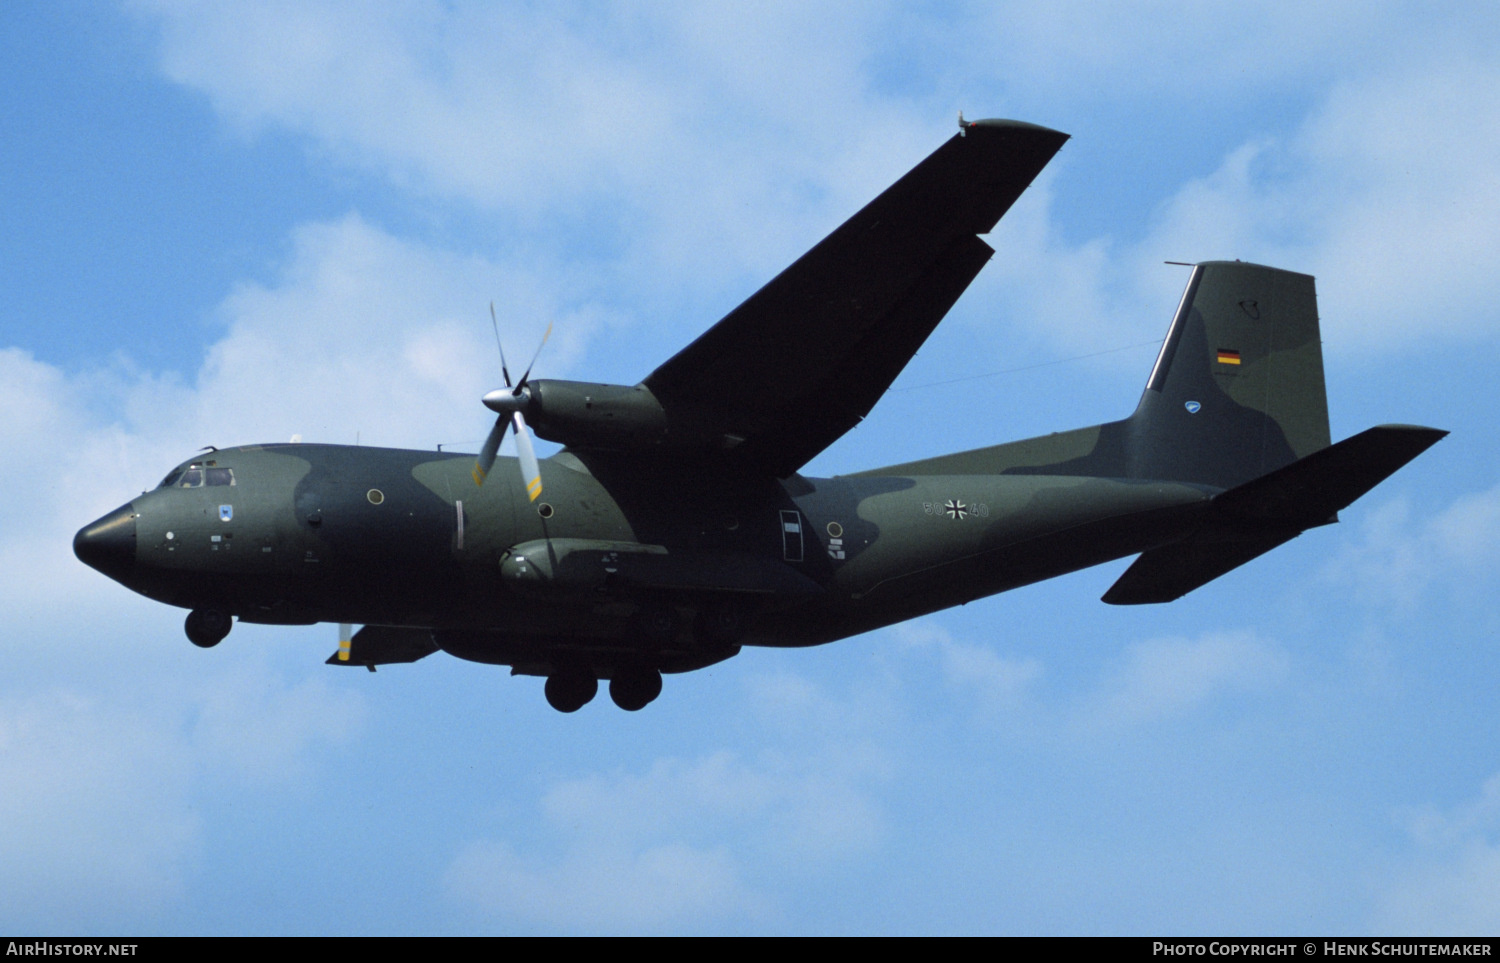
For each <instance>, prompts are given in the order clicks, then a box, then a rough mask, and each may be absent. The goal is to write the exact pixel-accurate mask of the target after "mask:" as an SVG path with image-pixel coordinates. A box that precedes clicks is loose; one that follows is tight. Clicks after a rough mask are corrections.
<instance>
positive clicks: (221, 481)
mask: <svg viewBox="0 0 1500 963" xmlns="http://www.w3.org/2000/svg"><path fill="white" fill-rule="evenodd" d="M203 473H204V474H205V475H206V476H207V477H208V484H209V485H210V486H213V485H233V484H234V469H233V468H205V469H204V470H203Z"/></svg>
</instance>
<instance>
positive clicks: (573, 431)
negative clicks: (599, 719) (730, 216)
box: [75, 121, 1444, 709]
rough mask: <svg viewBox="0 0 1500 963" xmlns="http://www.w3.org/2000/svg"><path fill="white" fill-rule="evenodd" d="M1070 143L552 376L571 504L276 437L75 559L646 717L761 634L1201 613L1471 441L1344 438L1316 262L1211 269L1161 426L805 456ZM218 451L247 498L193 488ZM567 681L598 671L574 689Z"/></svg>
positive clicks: (426, 460)
mask: <svg viewBox="0 0 1500 963" xmlns="http://www.w3.org/2000/svg"><path fill="white" fill-rule="evenodd" d="M1065 139H1066V138H1065V135H1061V134H1058V133H1057V132H1055V131H1048V130H1046V129H1045V128H1039V127H1033V126H1031V125H1026V124H1018V123H1015V122H1009V121H981V122H978V123H964V126H963V129H962V130H961V132H960V135H959V136H956V137H955V138H954V139H953V140H951V141H949V142H948V143H947V144H945V145H944V147H943V148H940V149H939V151H938V152H936V153H934V154H933V155H932V156H931V157H929V158H928V159H927V160H926V161H924V162H923V164H922V165H919V166H918V167H917V168H916V169H915V170H913V171H912V172H911V173H910V174H908V175H907V176H906V177H905V178H903V179H902V180H901V181H900V182H898V183H897V184H896V185H895V186H893V187H892V188H891V189H890V190H888V191H887V192H886V193H885V194H882V195H881V197H880V198H877V199H876V201H874V202H872V203H871V205H869V206H868V207H866V208H865V209H864V210H863V211H861V212H860V213H859V214H856V215H855V217H853V218H851V219H850V221H849V222H846V224H845V225H843V226H842V227H840V228H839V229H838V230H837V231H835V232H834V234H832V235H830V236H829V238H827V239H825V241H824V242H822V243H821V244H819V245H818V246H817V247H815V248H814V249H813V250H812V251H810V252H809V253H808V255H806V256H804V257H803V258H802V259H799V261H798V262H797V263H796V264H794V265H792V267H790V268H788V270H787V271H786V272H783V274H782V275H781V276H779V277H778V278H777V279H775V280H773V281H772V282H771V283H770V284H768V285H767V286H766V287H765V288H763V289H762V290H761V291H760V292H758V293H757V294H756V295H754V296H752V298H750V299H749V300H748V301H746V302H745V304H744V305H741V307H740V308H737V309H736V310H735V312H732V313H731V314H730V315H729V316H727V317H726V318H725V319H724V320H723V321H721V322H720V323H719V324H718V325H716V326H714V327H713V328H712V329H710V330H709V331H708V332H707V333H705V335H703V336H702V337H701V338H699V339H698V341H696V342H694V344H693V345H691V346H689V347H688V348H687V349H685V350H684V351H683V352H681V353H680V354H679V355H677V356H676V357H674V358H673V359H671V360H670V361H668V362H667V363H666V364H664V365H663V366H662V367H661V368H659V369H658V370H657V371H656V372H654V373H653V374H652V375H650V376H648V377H647V378H646V379H645V380H644V381H643V382H642V383H641V384H639V385H636V386H633V387H627V386H608V385H588V384H583V383H577V382H562V381H538V382H535V383H534V387H533V389H532V394H531V400H530V402H529V404H530V408H529V414H528V415H527V418H528V419H529V420H530V421H531V422H532V423H533V424H534V425H535V426H536V432H537V434H539V435H541V436H542V437H544V438H552V439H554V440H558V441H561V442H563V443H564V444H566V445H568V447H567V448H566V449H564V450H563V451H562V452H560V453H558V454H557V455H554V456H553V457H551V458H549V459H546V460H544V461H543V462H542V465H541V472H542V480H543V494H542V496H541V498H540V499H539V500H538V501H537V502H531V501H529V500H528V498H527V495H526V492H525V491H524V490H523V489H522V484H521V480H520V477H519V475H518V472H517V470H516V468H515V466H514V459H501V463H500V464H499V466H498V467H497V468H496V469H495V470H494V471H492V472H491V474H490V475H489V479H488V481H487V482H486V483H485V484H484V485H483V486H482V487H476V485H475V482H474V480H473V479H472V471H473V467H474V456H473V455H463V454H452V453H440V452H419V451H402V450H393V449H380V448H367V447H346V446H333V445H313V444H278V445H251V446H245V447H238V448H229V449H223V450H217V451H213V452H210V453H208V454H205V455H200V456H198V457H196V458H194V459H191V460H190V461H189V462H185V463H184V464H183V465H181V466H179V468H178V469H177V470H175V471H174V472H173V473H172V474H171V475H169V476H168V481H167V483H164V485H163V486H162V487H159V488H158V489H156V490H154V491H151V492H148V493H145V494H143V495H142V496H140V497H139V498H136V499H134V500H132V501H131V502H129V503H128V504H126V505H124V506H122V507H121V508H119V509H117V510H116V511H115V512H112V513H110V514H109V515H106V516H105V517H103V518H101V519H99V520H98V521H96V522H94V523H93V524H92V525H89V526H86V527H85V528H84V529H83V530H82V531H80V532H79V534H78V537H77V539H76V540H75V550H76V551H77V553H78V555H79V557H80V558H81V559H83V560H84V561H86V562H87V563H88V564H90V565H93V566H94V567H95V568H97V569H99V570H100V571H102V572H104V573H105V574H107V575H109V576H110V577H112V578H114V579H116V580H118V581H120V582H121V583H123V584H125V585H127V586H129V587H130V588H132V589H134V590H135V591H137V592H140V593H141V594H143V595H146V596H148V597H150V598H153V599H156V600H158V601H161V602H165V603H167V604H170V605H177V606H182V607H184V608H189V609H192V610H194V615H193V616H190V617H189V634H190V636H191V635H193V634H194V628H193V619H194V618H195V617H202V616H200V613H210V614H212V615H213V616H214V617H217V618H220V619H221V620H222V622H223V631H225V632H227V631H228V629H227V626H228V625H229V624H230V623H229V620H228V619H227V618H225V617H224V616H233V617H235V618H237V619H239V620H241V621H246V622H260V623H272V624H306V623H313V622H340V623H353V624H360V625H363V626H365V628H364V629H362V630H361V631H360V632H359V633H358V634H357V635H356V636H355V637H354V640H353V644H352V646H351V647H350V650H349V652H348V658H347V659H346V660H341V659H339V658H337V657H335V658H332V659H330V660H329V661H330V662H331V663H333V664H341V663H342V664H353V665H366V666H369V667H370V668H372V669H373V667H374V666H375V665H377V664H385V663H390V662H407V661H413V660H415V659H417V658H421V657H423V656H425V655H427V654H429V653H431V652H434V651H437V650H439V649H441V650H443V651H446V652H448V653H451V654H453V655H456V656H459V657H461V658H465V659H471V660H475V661H480V662H490V663H498V664H504V665H510V666H512V667H513V671H514V672H516V673H524V674H534V675H545V676H548V677H549V687H548V698H549V700H553V704H554V705H556V706H558V707H559V708H563V709H572V708H577V706H578V705H581V704H582V703H583V702H586V701H587V700H588V698H589V697H591V696H592V695H593V688H591V687H593V686H594V685H595V684H594V682H593V680H594V679H600V678H604V679H620V678H624V677H626V676H629V677H630V678H631V679H634V680H636V681H637V682H639V680H640V679H642V678H644V676H643V675H642V674H643V673H645V674H646V675H647V676H650V677H651V678H652V679H654V680H656V681H654V682H653V683H651V684H654V686H655V689H650V686H649V685H647V686H646V689H647V690H648V691H645V692H644V694H641V693H636V694H635V695H633V696H632V695H629V694H627V697H625V698H623V699H622V697H620V696H617V698H616V701H617V702H620V704H621V705H622V706H624V707H626V708H639V707H640V705H644V704H645V702H649V701H650V700H651V699H652V698H654V697H655V692H657V691H659V690H660V682H659V678H660V677H659V675H657V674H656V673H657V672H679V671H687V670H691V669H695V668H700V667H702V666H705V665H709V664H712V663H714V662H717V661H720V660H722V659H724V658H728V657H730V656H732V655H734V654H735V653H736V652H738V651H739V649H740V647H741V646H743V645H765V646H805V645H816V644H820V643H824V642H830V641H834V640H836V639H840V638H844V637H847V636H850V635H854V634H857V633H861V632H865V631H868V630H870V629H874V628H877V627H880V626H883V625H889V624H892V623H895V622H900V621H903V620H906V619H910V618H913V617H915V616H918V615H922V614H924V613H927V612H932V611H936V610H939V609H942V608H946V607H948V606H952V605H957V604H961V603H965V602H969V601H973V600H975V599H979V598H983V597H985V596H988V595H993V594H995V593H998V592H1003V591H1006V590H1008V589H1012V588H1015V587H1017V586H1020V585H1025V584H1028V583H1031V582H1035V581H1039V580H1041V579H1046V578H1051V577H1054V576H1057V575H1061V574H1064V573H1067V572H1071V571H1075V570H1078V569H1081V568H1085V567H1088V566H1092V565H1097V564H1100V563H1102V562H1107V561H1110V560H1112V559H1116V558H1122V557H1125V556H1128V555H1135V554H1139V555H1140V558H1139V559H1138V560H1137V561H1136V562H1135V563H1134V564H1133V565H1132V566H1131V568H1130V569H1129V570H1127V572H1126V573H1125V574H1124V575H1123V576H1122V577H1121V578H1120V579H1119V581H1118V582H1116V584H1115V585H1114V587H1112V588H1111V589H1110V591H1109V592H1108V593H1106V595H1105V596H1104V598H1105V601H1108V602H1112V603H1119V604H1132V603H1141V602H1160V601H1169V600H1171V599H1173V598H1177V597H1179V596H1181V595H1182V594H1185V593H1186V592H1188V591H1191V590H1192V589H1193V588H1196V587H1198V586H1199V585H1202V584H1204V583H1206V582H1208V581H1210V580H1211V579H1213V578H1216V577H1218V576H1219V575H1222V574H1223V573H1224V572H1227V571H1229V570H1231V569H1232V568H1234V567H1236V566H1238V565H1240V564H1243V563H1244V562H1246V561H1248V560H1249V559H1251V558H1254V557H1255V556H1257V555H1259V554H1261V553H1263V552H1265V551H1268V550H1269V549H1271V548H1273V547H1275V546H1276V545H1279V544H1281V543H1283V542H1285V541H1287V540H1288V539H1290V538H1293V537H1295V536H1296V535H1297V534H1298V533H1300V532H1301V531H1303V530H1305V529H1307V528H1310V527H1315V526H1318V525H1323V524H1327V523H1329V522H1331V521H1335V520H1336V519H1337V512H1338V511H1339V510H1341V509H1342V508H1344V507H1345V506H1347V505H1348V504H1349V503H1350V502H1352V501H1353V500H1354V499H1355V498H1358V497H1359V496H1360V495H1362V494H1363V493H1364V492H1365V491H1368V490H1369V489H1370V488H1371V487H1373V486H1374V485H1375V484H1378V483H1379V481H1381V480H1382V479H1384V478H1385V477H1387V476H1388V475H1389V474H1390V473H1391V472H1394V471H1395V470H1396V469H1398V468H1399V467H1400V466H1401V465H1403V464H1405V463H1406V462H1407V461H1409V460H1410V459H1411V458H1414V457H1416V455H1418V454H1420V453H1421V452H1422V451H1423V450H1425V449H1426V448H1427V447H1429V446H1430V445H1432V444H1433V443H1435V442H1436V441H1437V440H1438V439H1439V438H1441V437H1442V436H1443V434H1444V432H1441V431H1437V430H1435V429H1428V428H1415V427H1408V426H1383V427H1380V428H1374V429H1370V430H1369V431H1366V432H1364V433H1362V434H1360V435H1356V436H1354V437H1353V438H1350V439H1346V440H1345V441H1343V442H1340V443H1339V444H1337V445H1330V438H1329V432H1328V413H1327V402H1326V396H1325V391H1324V382H1323V362H1322V348H1321V342H1320V339H1319V331H1318V320H1317V305H1316V295H1315V292H1314V286H1313V279H1312V278H1311V277H1309V276H1307V275H1303V274H1296V273H1293V272H1289V271H1282V270H1277V269H1274V268H1268V267H1262V266H1259V265H1252V264H1242V263H1240V262H1207V263H1204V264H1199V265H1197V266H1195V267H1194V268H1193V271H1192V274H1191V277H1190V280H1189V282H1188V286H1187V289H1186V291H1185V292H1184V295H1183V298H1182V302H1181V304H1180V305H1179V307H1178V310H1177V312H1176V314H1175V316H1174V318H1173V320H1172V323H1171V327H1170V329H1169V331H1168V335H1167V337H1166V339H1165V340H1164V342H1163V346H1162V349H1161V353H1160V355H1159V357H1158V359H1157V361H1156V364H1155V365H1154V366H1153V369H1152V371H1151V374H1150V377H1149V379H1148V383H1147V387H1146V390H1145V391H1144V392H1143V394H1142V397H1141V400H1140V402H1139V404H1138V406H1137V408H1136V411H1135V412H1134V414H1132V415H1131V416H1130V417H1129V418H1126V419H1124V420H1121V421H1115V422H1110V423H1106V424H1102V425H1096V426H1093V427H1089V428H1083V429H1078V430H1076V431H1069V432H1062V433H1058V434H1052V435H1048V436H1044V437H1040V438H1033V439H1028V440H1025V441H1018V442H1012V443H1010V444H1004V445H998V446H994V447H990V448H983V449H978V450H974V451H968V452H961V453H958V454H953V455H946V456H943V457H939V458H933V459H927V460H924V461H917V462H910V463H906V464H901V465H894V466H890V467H887V468H881V469H875V470H872V471H867V472H860V473H858V474H853V475H847V476H840V477H835V478H807V477H803V476H802V475H800V474H798V473H797V471H796V469H798V468H800V467H801V465H802V464H804V463H805V462H806V461H807V460H809V459H810V458H811V457H813V456H814V455H815V454H817V452H818V451H821V450H822V449H823V448H824V447H826V446H827V444H829V443H830V442H831V441H832V440H834V439H835V438H837V437H839V436H840V435H842V434H843V433H844V432H845V431H847V430H848V429H849V428H850V427H852V426H853V425H854V424H856V423H857V422H858V421H859V420H860V419H861V418H862V417H863V416H864V414H865V413H867V412H868V411H869V409H870V408H871V407H872V406H873V405H874V403H875V401H876V400H878V398H879V397H880V395H881V394H882V393H883V392H884V391H885V389H886V388H887V387H888V386H889V385H890V383H891V381H892V380H894V378H895V376H896V375H897V374H898V373H899V372H900V370H901V368H902V367H903V366H904V365H905V364H906V362H907V361H908V360H909V359H910V357H911V355H912V354H913V353H914V352H915V351H916V349H917V348H918V347H919V346H920V345H921V343H922V342H923V341H924V340H925V338H926V337H927V335H928V334H929V333H930V332H931V330H932V329H933V328H934V327H935V326H936V324H937V322H938V321H939V320H940V319H941V317H942V315H943V314H944V313H946V311H947V310H948V308H949V307H950V306H951V304H952V303H953V302H954V301H955V300H956V299H957V297H958V296H959V295H960V294H961V293H962V291H963V289H964V288H965V287H967V285H968V283H969V281H971V280H972V278H973V277H974V276H975V275H976V274H977V272H978V270H979V268H980V267H982V266H983V264H984V263H985V262H986V261H987V260H988V258H989V256H990V253H991V251H990V248H989V247H988V245H986V244H984V242H983V241H981V240H980V239H979V238H978V237H977V234H978V233H983V232H985V231H988V230H989V229H990V228H991V227H993V225H994V223H995V222H996V221H998V219H999V218H1000V216H1001V215H1003V214H1004V212H1005V210H1007V209H1008V208H1009V206H1010V204H1011V203H1013V202H1014V200H1015V198H1016V197H1017V196H1019V194H1020V193H1021V191H1023V190H1024V189H1025V188H1026V186H1027V185H1028V184H1029V183H1030V182H1031V180H1032V179H1033V178H1034V177H1035V175H1036V173H1038V172H1039V171H1040V170H1041V168H1042V167H1043V166H1045V164H1046V162H1047V161H1048V160H1049V159H1050V158H1051V157H1052V155H1053V154H1055V153H1056V151H1057V150H1058V149H1059V148H1060V147H1061V146H1062V143H1063V141H1064V140H1065ZM194 466H196V468H195V467H194ZM210 469H229V470H230V472H231V473H232V484H224V483H223V480H224V479H225V478H227V477H228V475H227V474H225V473H223V472H222V471H221V472H220V473H219V475H217V476H215V477H217V478H218V479H219V481H220V484H217V485H201V486H200V487H183V482H182V481H180V479H183V478H200V479H201V478H202V477H203V476H201V475H188V474H185V473H187V472H189V471H192V470H196V471H200V472H206V471H208V470H210ZM665 493H670V495H668V494H665ZM208 634H209V638H210V640H203V639H197V638H195V641H198V642H199V644H210V645H211V644H213V643H214V642H216V641H218V639H217V638H214V637H213V636H216V635H220V633H218V632H217V631H212V632H209V633H208ZM220 637H221V636H220ZM555 679H563V680H573V681H574V682H576V683H577V684H578V685H582V686H587V687H590V688H587V689H586V691H581V690H580V691H576V692H573V693H572V694H571V695H569V694H566V693H565V694H564V696H559V697H557V698H554V695H555V693H554V690H553V688H552V681H551V680H555ZM648 681H649V680H648ZM642 684H644V683H642ZM638 688H639V686H638ZM570 691H572V690H570ZM613 691H614V690H613V689H612V692H613Z"/></svg>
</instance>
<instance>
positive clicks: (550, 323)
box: [506, 321, 552, 424]
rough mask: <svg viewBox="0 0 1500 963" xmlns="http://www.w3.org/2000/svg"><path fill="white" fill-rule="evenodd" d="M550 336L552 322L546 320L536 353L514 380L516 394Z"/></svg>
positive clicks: (529, 374)
mask: <svg viewBox="0 0 1500 963" xmlns="http://www.w3.org/2000/svg"><path fill="white" fill-rule="evenodd" d="M550 337H552V322H551V321H548V322H547V330H546V332H544V333H543V334H542V343H541V344H539V345H537V346H536V354H534V355H532V356H531V364H529V365H527V366H526V373H525V374H523V375H521V380H520V381H517V382H516V394H520V393H521V389H522V388H524V387H526V379H528V378H530V377H531V369H532V368H534V367H536V359H537V358H540V357H541V356H542V347H543V346H544V345H546V343H547V339H548V338H550ZM509 385H510V382H506V386H507V387H509ZM523 424H524V422H523Z"/></svg>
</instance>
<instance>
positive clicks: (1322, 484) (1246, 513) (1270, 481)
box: [1214, 425, 1448, 530]
mask: <svg viewBox="0 0 1500 963" xmlns="http://www.w3.org/2000/svg"><path fill="white" fill-rule="evenodd" d="M1446 434H1448V433H1447V432H1446V431H1441V430H1439V429H1437V428H1420V427H1417V426H1415V425H1378V426H1376V427H1374V428H1371V429H1369V430H1367V431H1362V432H1360V433H1359V434H1357V435H1355V436H1353V437H1352V438H1345V439H1344V440H1343V441H1341V442H1339V443H1338V444H1336V445H1330V446H1329V447H1327V448H1324V449H1323V450H1321V451H1316V452H1313V453H1312V454H1311V455H1308V456H1307V457H1306V458H1303V459H1300V460H1298V461H1295V462H1293V463H1292V464H1290V465H1287V466H1286V467H1284V468H1278V469H1277V470H1276V471H1273V472H1271V473H1270V474H1268V475H1264V476H1262V477H1260V478H1257V479H1255V480H1254V481H1251V482H1246V483H1245V484H1243V485H1241V486H1239V487H1238V488H1232V489H1230V490H1229V491H1227V492H1224V493H1223V494H1222V495H1219V496H1218V497H1216V498H1215V499H1214V507H1215V508H1216V509H1218V510H1220V511H1223V512H1226V513H1228V514H1230V515H1233V516H1235V517H1236V518H1241V519H1246V520H1251V519H1253V520H1259V521H1266V522H1273V523H1277V524H1289V525H1293V526H1295V527H1296V528H1297V529H1298V530H1301V529H1304V528H1312V527H1313V526H1314V525H1324V524H1327V523H1328V522H1333V521H1337V517H1336V516H1337V515H1338V513H1339V512H1340V511H1341V510H1342V509H1345V508H1348V507H1349V506H1350V505H1351V504H1353V503H1354V500H1355V499H1357V498H1359V497H1360V496H1361V495H1363V494H1364V493H1365V492H1367V491H1369V490H1370V489H1372V488H1374V487H1375V486H1376V485H1378V484H1380V483H1381V482H1383V481H1385V480H1386V479H1387V478H1389V477H1390V476H1391V475H1393V474H1395V473H1396V471H1397V470H1398V469H1399V468H1401V467H1402V466H1403V465H1405V464H1406V463H1407V462H1409V461H1411V460H1412V459H1413V458H1415V457H1417V456H1418V455H1420V454H1421V453H1422V452H1424V451H1426V450H1427V449H1428V448H1431V447H1432V446H1433V445H1435V444H1437V442H1438V440H1439V439H1441V438H1442V437H1443V436H1444V435H1446Z"/></svg>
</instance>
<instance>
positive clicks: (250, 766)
mask: <svg viewBox="0 0 1500 963" xmlns="http://www.w3.org/2000/svg"><path fill="white" fill-rule="evenodd" d="M194 690H195V691H194V692H193V694H192V695H191V697H190V698H192V700H193V703H192V705H193V709H194V719H193V722H192V728H191V732H190V735H191V740H192V752H193V753H194V755H195V756H196V757H197V758H199V759H202V760H212V768H213V770H214V771H217V772H221V773H224V774H225V775H227V776H228V777H230V778H232V779H235V780H239V781H243V782H247V783H250V784H252V785H259V786H269V787H277V788H285V787H287V786H295V785H299V784H301V783H304V782H306V781H307V780H309V779H311V778H312V777H313V774H314V770H315V765H314V763H315V758H316V755H315V754H316V753H319V752H321V751H322V750H324V749H327V748H333V747H338V746H343V745H346V744H348V743H349V742H351V741H352V740H353V739H354V738H355V736H356V735H357V734H358V733H359V732H360V731H361V730H362V729H363V727H364V723H365V717H366V715H367V712H366V708H365V700H364V698H363V696H361V695H360V693H359V692H358V691H356V690H354V689H343V688H335V687H333V686H332V685H329V684H328V683H327V682H325V681H324V680H323V679H322V678H309V679H304V680H302V681H300V682H297V683H295V684H289V683H285V682H282V681H281V680H279V679H276V678H275V677H273V676H271V675H269V674H267V673H266V672H264V671H261V670H251V669H243V668H242V669H239V670H231V671H229V672H225V673H222V674H218V675H214V676H212V677H210V678H208V679H206V680H204V681H203V682H202V683H200V684H197V685H195V686H194Z"/></svg>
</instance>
